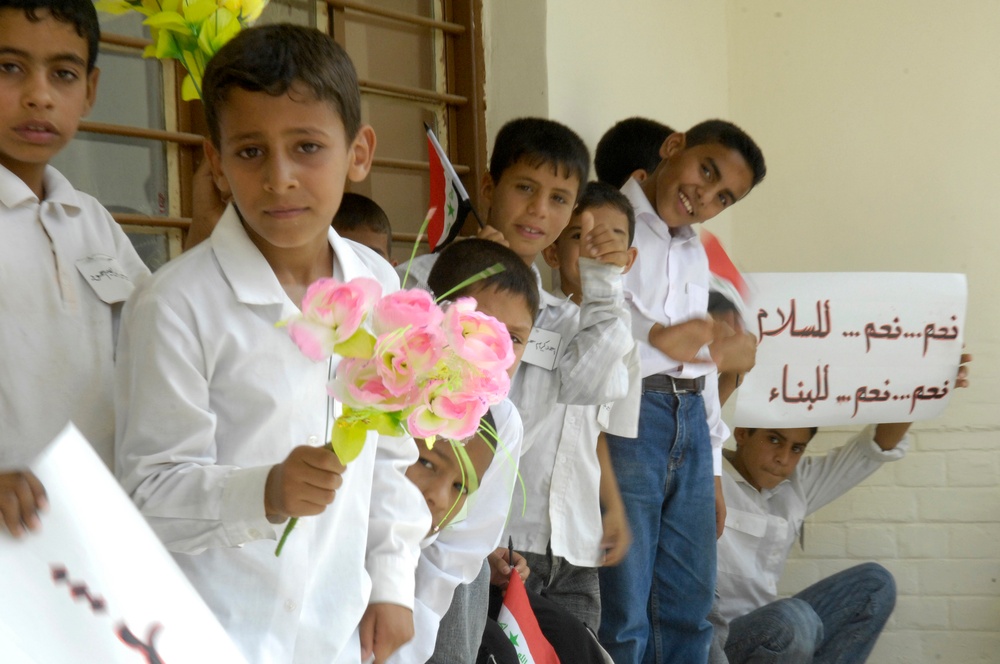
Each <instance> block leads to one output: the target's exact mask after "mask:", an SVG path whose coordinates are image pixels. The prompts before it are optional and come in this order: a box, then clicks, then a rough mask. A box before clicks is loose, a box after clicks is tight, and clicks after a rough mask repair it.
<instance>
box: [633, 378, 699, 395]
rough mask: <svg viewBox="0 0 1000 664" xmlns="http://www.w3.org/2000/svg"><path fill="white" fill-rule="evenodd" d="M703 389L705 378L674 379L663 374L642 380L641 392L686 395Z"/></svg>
mask: <svg viewBox="0 0 1000 664" xmlns="http://www.w3.org/2000/svg"><path fill="white" fill-rule="evenodd" d="M703 389H705V377H704V376H698V377H697V378H674V377H673V376H667V375H664V374H653V375H652V376H647V377H645V378H643V379H642V391H643V392H665V393H666V394H688V393H691V392H701V391H702V390H703Z"/></svg>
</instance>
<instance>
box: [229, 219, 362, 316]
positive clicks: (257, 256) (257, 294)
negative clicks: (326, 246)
mask: <svg viewBox="0 0 1000 664" xmlns="http://www.w3.org/2000/svg"><path fill="white" fill-rule="evenodd" d="M327 239H328V241H329V242H330V246H331V247H332V248H333V253H334V256H336V262H337V266H338V268H339V271H340V272H341V274H338V275H337V278H338V279H340V280H342V281H350V280H351V279H353V278H355V277H362V276H364V277H371V273H370V271H369V270H368V269H367V267H366V266H365V264H364V262H362V260H361V259H360V258H359V257H358V255H357V253H355V251H354V250H353V249H352V248H351V247H350V246H349V245H348V243H347V241H346V240H344V239H343V238H341V237H340V236H339V235H337V233H336V232H335V231H334V230H333V227H331V228H330V230H329V232H328V234H327ZM212 250H213V251H214V252H215V255H216V258H217V259H218V261H219V265H220V266H221V268H222V271H223V273H225V275H226V278H227V279H228V280H229V283H230V284H231V285H232V288H233V292H234V293H235V294H236V299H237V300H239V301H240V302H243V303H244V304H280V305H283V306H284V305H287V304H288V303H289V300H288V295H287V294H286V293H285V289H283V288H282V287H281V284H280V283H279V282H278V278H277V277H276V276H275V274H274V270H272V269H271V266H270V265H269V264H268V262H267V259H265V258H264V255H263V254H262V253H260V250H259V249H258V248H257V246H256V245H255V244H254V243H253V242H252V241H251V240H250V236H249V235H247V233H246V231H245V230H244V229H243V224H242V223H240V218H239V215H238V214H237V213H236V208H234V207H233V206H232V205H229V206H228V207H227V208H226V211H225V212H224V213H223V214H222V217H221V218H220V219H219V223H218V224H217V225H216V227H215V230H213V231H212ZM290 313H293V312H290Z"/></svg>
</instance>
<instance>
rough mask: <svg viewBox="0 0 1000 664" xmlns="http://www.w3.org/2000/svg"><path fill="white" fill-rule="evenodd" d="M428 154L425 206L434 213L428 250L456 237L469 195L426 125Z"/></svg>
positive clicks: (428, 229) (466, 207) (428, 238)
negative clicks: (428, 185)
mask: <svg viewBox="0 0 1000 664" xmlns="http://www.w3.org/2000/svg"><path fill="white" fill-rule="evenodd" d="M424 127H425V128H426V129H427V157H428V160H429V161H430V167H431V196H430V205H429V206H428V207H429V209H430V210H432V211H433V213H428V214H430V221H429V222H428V224H427V241H428V243H429V244H430V249H431V251H434V249H435V248H437V247H438V246H439V245H445V244H448V243H449V242H451V241H452V240H454V239H455V236H456V235H458V232H459V231H460V230H461V229H462V223H463V222H464V221H465V216H466V215H467V214H468V213H469V209H470V208H471V203H470V202H469V194H468V192H466V191H465V187H463V186H462V181H461V180H459V179H458V174H457V173H456V172H455V167H454V166H452V165H451V162H450V161H449V160H448V156H447V155H446V154H445V153H444V150H442V149H441V144H440V143H438V139H437V136H435V135H434V132H433V131H432V130H431V128H430V127H429V126H428V125H426V124H425V125H424Z"/></svg>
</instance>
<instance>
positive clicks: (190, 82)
mask: <svg viewBox="0 0 1000 664" xmlns="http://www.w3.org/2000/svg"><path fill="white" fill-rule="evenodd" d="M181 99H183V100H184V101H191V100H192V99H201V91H200V90H198V86H197V85H195V82H194V78H193V77H192V76H191V74H188V75H187V76H185V77H184V82H183V83H181Z"/></svg>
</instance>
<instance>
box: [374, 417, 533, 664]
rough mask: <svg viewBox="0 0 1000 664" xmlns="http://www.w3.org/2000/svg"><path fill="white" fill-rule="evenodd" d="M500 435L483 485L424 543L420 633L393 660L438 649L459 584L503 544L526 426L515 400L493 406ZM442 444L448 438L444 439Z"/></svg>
mask: <svg viewBox="0 0 1000 664" xmlns="http://www.w3.org/2000/svg"><path fill="white" fill-rule="evenodd" d="M490 411H491V412H492V413H493V421H494V422H495V424H496V429H497V434H498V437H499V439H500V441H499V445H498V448H497V450H496V453H495V454H494V456H493V460H492V461H491V462H490V465H489V467H488V468H487V469H486V472H485V473H484V474H483V481H482V482H481V483H480V486H479V489H478V490H477V491H476V492H475V493H473V494H472V495H471V496H469V499H468V501H466V503H465V508H464V509H463V510H462V512H461V513H460V515H459V518H457V519H456V520H455V521H452V522H451V523H450V524H448V526H447V527H446V528H445V529H444V530H442V531H441V532H440V533H437V534H436V535H432V536H430V537H428V538H426V539H425V540H424V542H423V543H422V544H421V546H422V551H421V555H420V562H419V564H418V565H417V588H416V600H415V602H414V607H413V622H414V628H415V629H414V637H413V639H412V640H411V641H409V642H408V643H406V645H404V646H403V647H401V648H400V649H399V650H397V651H396V653H395V654H393V656H392V657H391V658H390V659H389V661H390V662H392V663H393V664H396V663H398V664H409V663H411V662H425V661H427V660H428V659H429V658H430V657H431V655H433V654H434V646H435V644H436V643H437V633H438V627H439V625H440V623H441V619H442V618H443V617H444V614H445V613H447V611H448V608H449V607H450V606H451V601H452V597H453V595H454V594H455V588H457V587H458V586H459V585H460V584H463V583H470V582H471V581H473V580H474V579H475V578H476V577H477V576H478V575H479V572H480V570H482V568H483V561H484V560H485V559H486V556H488V555H489V554H490V553H492V552H493V551H494V550H495V549H496V548H497V546H499V545H500V544H501V537H500V536H501V534H502V533H503V528H504V523H505V522H506V520H507V514H508V511H509V510H510V500H511V495H512V494H513V493H515V488H516V486H517V471H518V458H519V456H520V451H521V439H522V437H523V430H522V428H521V418H520V416H519V415H518V414H517V409H516V408H514V404H512V403H511V402H510V400H509V399H505V400H503V401H502V402H500V403H499V404H497V405H495V406H493V407H491V408H490ZM438 444H442V443H438Z"/></svg>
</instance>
